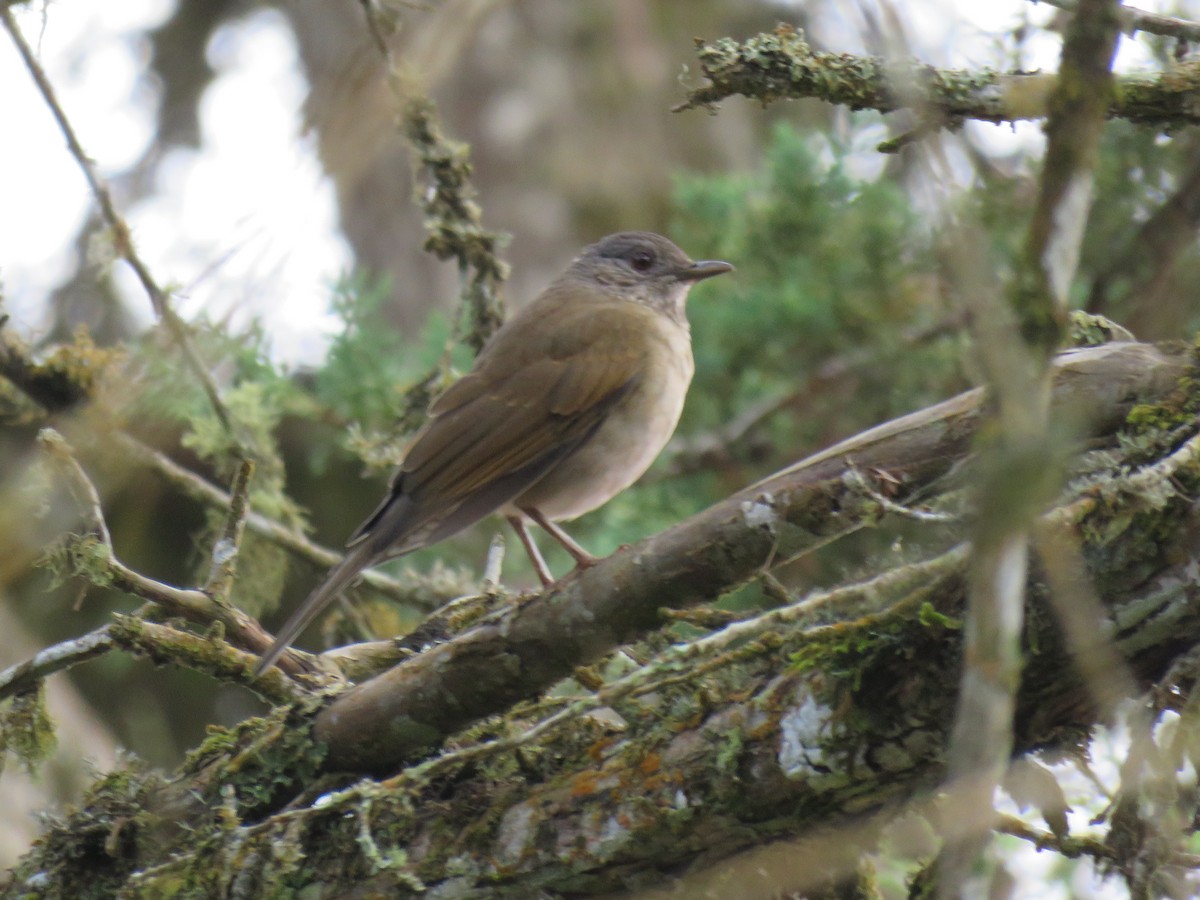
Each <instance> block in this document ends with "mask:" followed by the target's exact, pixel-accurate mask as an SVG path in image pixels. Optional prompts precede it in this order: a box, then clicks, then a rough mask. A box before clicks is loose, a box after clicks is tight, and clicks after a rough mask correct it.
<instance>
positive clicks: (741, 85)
mask: <svg viewBox="0 0 1200 900" xmlns="http://www.w3.org/2000/svg"><path fill="white" fill-rule="evenodd" d="M696 53H697V56H698V57H699V59H700V67H701V71H702V72H703V73H704V76H705V77H706V78H707V79H708V84H706V85H704V86H703V87H700V88H696V89H694V90H692V91H690V92H689V94H688V97H687V99H686V100H685V101H684V102H682V103H680V104H679V105H677V106H676V107H675V111H676V112H681V111H683V110H688V109H697V108H706V107H711V106H712V105H713V104H715V103H718V102H720V101H721V100H725V99H727V98H729V97H732V96H739V95H740V96H743V97H747V98H749V99H751V100H758V101H759V102H761V103H762V104H763V105H766V104H768V103H774V102H776V101H779V100H799V99H805V98H813V99H817V100H823V101H825V102H826V103H833V104H836V105H838V106H846V107H849V108H850V109H856V110H857V109H873V110H876V111H877V112H881V113H889V112H895V111H896V110H899V109H905V108H915V109H916V111H917V112H918V113H919V114H920V115H921V117H922V119H923V120H924V119H928V118H929V117H931V116H933V117H936V118H937V119H939V120H940V121H941V122H942V124H944V125H946V126H954V125H956V124H958V123H960V122H962V121H963V120H965V119H976V120H979V121H983V122H1015V121H1020V120H1025V119H1041V118H1044V117H1045V116H1047V115H1048V114H1049V111H1050V107H1049V102H1050V97H1051V95H1052V94H1053V92H1054V90H1055V88H1056V86H1057V84H1058V76H1057V75H1055V74H1050V73H1042V72H1036V73H1025V72H1008V73H1005V72H995V71H991V70H989V69H980V70H978V71H970V70H966V69H942V68H938V67H936V66H931V65H928V64H926V63H922V62H918V61H916V60H911V59H909V60H889V59H884V58H883V57H879V56H855V55H853V54H849V53H828V52H825V51H821V50H814V49H813V48H812V47H811V46H810V45H809V44H808V42H807V41H806V40H805V38H804V33H803V32H802V31H800V30H798V29H795V28H793V27H791V26H788V25H781V26H779V27H778V28H777V29H776V30H775V31H774V32H772V33H770V34H758V35H755V36H754V37H752V38H749V39H748V40H745V41H740V42H739V41H735V40H733V39H731V38H721V39H719V40H716V41H712V42H708V41H703V40H698V41H697V42H696ZM1198 95H1200V64H1197V63H1194V62H1193V63H1186V64H1183V65H1180V66H1176V67H1175V68H1173V69H1171V71H1169V72H1162V73H1157V74H1151V75H1141V74H1139V75H1123V76H1119V77H1117V78H1116V79H1115V81H1114V89H1113V93H1112V96H1111V98H1110V99H1109V101H1108V106H1107V110H1106V115H1107V116H1108V117H1109V118H1119V119H1127V120H1129V121H1132V122H1139V123H1143V124H1148V125H1156V126H1159V127H1161V128H1173V127H1178V126H1181V125H1195V124H1197V123H1200V104H1198V103H1197V102H1196V98H1197V96H1198ZM918 99H919V104H920V105H919V108H918V107H913V106H912V104H913V103H914V102H916V101H917V100H918Z"/></svg>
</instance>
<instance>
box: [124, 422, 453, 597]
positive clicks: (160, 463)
mask: <svg viewBox="0 0 1200 900" xmlns="http://www.w3.org/2000/svg"><path fill="white" fill-rule="evenodd" d="M113 439H114V440H115V441H116V442H117V443H118V444H120V445H121V447H122V449H123V450H125V451H126V452H128V453H129V454H130V455H131V456H132V457H133V458H134V459H136V460H137V461H139V462H140V463H142V464H143V465H145V466H148V467H149V468H151V469H153V470H154V471H155V472H157V473H158V474H159V475H161V476H162V477H163V478H165V479H167V481H169V482H170V483H171V484H173V485H174V486H175V487H177V488H179V489H180V490H181V491H183V492H184V493H185V494H187V495H188V496H189V497H192V498H193V499H195V500H198V501H200V502H201V503H205V504H208V505H210V506H214V507H216V508H218V509H224V510H228V509H230V508H231V506H232V504H233V498H232V497H231V496H230V495H229V494H228V493H226V492H225V491H223V490H222V489H221V488H219V487H217V486H216V485H214V484H211V483H209V482H208V481H205V480H204V479H203V478H201V477H200V476H199V475H197V474H196V473H195V472H192V471H191V470H189V469H186V468H184V467H183V466H181V465H179V463H177V462H175V461H174V460H173V459H171V458H170V457H169V456H167V455H166V454H165V453H162V452H161V451H159V450H156V449H154V448H153V447H149V446H147V445H146V444H144V443H142V442H141V441H139V440H137V439H136V438H133V437H130V436H129V435H127V434H124V433H123V432H115V433H114V434H113ZM246 527H247V528H248V529H249V530H250V531H252V532H254V533H255V534H257V535H258V536H259V537H263V538H266V539H267V540H269V541H271V543H273V544H275V545H277V546H279V547H282V548H283V549H285V550H287V551H288V552H290V553H292V554H294V555H295V556H298V557H300V558H301V559H304V560H306V561H308V562H310V563H312V564H313V565H315V566H317V567H320V568H328V567H329V566H332V565H335V564H336V563H337V562H339V561H340V560H341V558H342V554H341V553H339V552H338V551H336V550H331V549H330V548H328V547H323V546H321V545H320V544H318V543H316V542H314V541H312V540H309V538H307V537H306V536H305V535H304V534H303V533H302V532H300V531H298V530H296V529H294V528H288V527H287V526H286V525H284V524H282V523H280V522H277V521H276V520H275V519H271V518H269V517H267V516H264V515H262V514H261V513H258V512H255V511H253V510H248V511H247V513H246ZM362 579H363V581H364V582H366V583H367V584H369V585H370V586H371V587H372V588H373V589H375V590H377V591H379V592H380V593H381V594H384V595H385V596H388V597H391V598H393V599H394V600H397V601H400V602H402V603H406V604H411V605H413V606H417V607H420V608H424V609H432V608H434V607H436V606H439V605H440V604H442V603H444V602H446V601H447V600H449V599H450V598H452V597H456V596H459V595H461V594H462V593H464V592H465V590H467V589H468V588H469V586H467V585H463V584H459V583H456V581H452V580H450V579H447V578H445V577H443V578H437V577H433V576H426V577H423V576H418V575H415V574H413V573H406V575H405V577H404V578H392V577H389V576H387V575H384V574H383V573H382V572H379V571H377V570H372V571H367V572H364V573H363V575H362Z"/></svg>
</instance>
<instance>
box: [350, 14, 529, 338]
mask: <svg viewBox="0 0 1200 900" xmlns="http://www.w3.org/2000/svg"><path fill="white" fill-rule="evenodd" d="M361 2H362V7H363V12H364V15H365V16H366V19H367V25H368V28H369V30H370V33H371V36H372V39H373V40H374V41H375V45H376V47H377V48H378V49H379V51H380V53H381V54H382V55H383V57H384V59H385V60H386V62H387V66H388V85H389V87H390V88H391V91H392V94H393V95H394V96H395V98H396V102H397V108H398V113H399V125H400V130H401V132H402V133H403V135H404V137H405V138H406V139H407V140H408V142H409V144H410V145H411V147H412V149H413V154H414V157H415V161H416V163H417V165H416V167H415V168H416V169H417V170H418V177H417V179H416V181H417V187H416V193H415V197H416V200H417V203H418V204H419V205H420V207H421V209H422V210H423V211H424V213H425V230H426V232H427V233H428V235H429V237H428V239H427V240H426V241H425V249H426V250H427V251H429V252H430V253H432V254H434V255H435V256H436V257H437V258H438V259H442V260H445V259H454V260H457V261H458V266H459V271H460V272H461V273H462V275H463V278H464V282H465V283H464V286H463V297H462V299H463V304H464V306H465V309H466V313H467V316H466V318H467V331H466V333H465V334H464V335H463V340H464V341H465V342H466V343H467V344H468V345H469V346H470V347H472V348H473V349H474V350H475V351H476V352H478V351H479V350H480V349H482V347H483V345H484V344H485V343H486V342H487V339H488V338H489V337H491V336H492V333H493V332H494V331H495V330H496V329H497V328H499V327H500V325H501V323H503V321H504V303H503V299H502V297H501V294H500V286H501V285H502V284H503V282H504V280H505V279H506V278H507V277H508V266H507V265H506V264H505V263H504V262H503V261H502V260H501V259H500V256H499V253H498V251H499V248H500V245H501V244H502V243H503V240H504V235H503V234H501V233H500V232H495V231H490V230H488V229H486V228H484V227H483V212H482V210H480V208H479V205H478V204H477V203H476V202H475V200H474V196H475V190H474V188H473V187H472V185H471V158H470V148H469V147H468V146H467V145H466V144H463V143H461V142H460V141H454V140H451V139H450V138H448V137H447V136H446V135H445V134H444V133H443V131H442V127H441V124H440V122H439V121H438V116H437V107H436V106H435V105H434V103H433V101H432V100H431V99H430V98H429V97H428V96H427V95H426V94H425V92H424V90H423V88H422V87H421V85H420V84H419V81H418V78H417V76H416V75H415V74H414V73H411V72H406V71H404V70H403V68H402V67H401V66H400V65H399V64H398V63H397V61H396V60H395V59H394V58H393V57H392V54H391V50H390V47H389V43H388V38H389V37H390V36H392V35H393V34H394V33H395V32H396V31H397V30H398V28H399V23H398V19H397V17H396V16H395V15H394V13H393V12H391V11H390V10H388V9H387V8H386V7H385V6H383V5H381V4H378V3H375V2H373V0H361Z"/></svg>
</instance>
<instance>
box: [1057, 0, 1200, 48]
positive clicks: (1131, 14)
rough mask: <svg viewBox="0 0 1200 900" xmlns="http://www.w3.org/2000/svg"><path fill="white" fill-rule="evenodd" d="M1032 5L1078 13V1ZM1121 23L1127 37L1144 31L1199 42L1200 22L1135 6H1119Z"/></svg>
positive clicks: (1118, 15) (1118, 13) (1062, 0)
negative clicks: (1043, 5) (1044, 5)
mask: <svg viewBox="0 0 1200 900" xmlns="http://www.w3.org/2000/svg"><path fill="white" fill-rule="evenodd" d="M1033 2H1034V3H1045V4H1046V5H1047V6H1053V7H1056V8H1057V9H1062V10H1065V11H1067V12H1071V13H1073V12H1078V11H1079V0H1033ZM1117 17H1118V18H1119V19H1120V21H1121V30H1122V31H1123V32H1125V33H1126V34H1128V35H1134V34H1137V32H1139V31H1145V32H1146V33H1148V34H1159V35H1162V36H1163V37H1173V38H1179V39H1180V40H1183V41H1193V42H1195V41H1200V22H1191V21H1189V20H1187V19H1177V18H1175V17H1174V16H1162V15H1159V14H1158V13H1152V12H1147V11H1146V10H1144V9H1138V8H1137V7H1135V6H1124V5H1123V6H1121V8H1120V9H1119V10H1118V11H1117Z"/></svg>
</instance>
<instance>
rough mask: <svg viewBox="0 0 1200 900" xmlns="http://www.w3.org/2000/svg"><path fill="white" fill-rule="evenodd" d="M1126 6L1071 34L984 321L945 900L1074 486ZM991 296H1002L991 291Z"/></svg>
mask: <svg viewBox="0 0 1200 900" xmlns="http://www.w3.org/2000/svg"><path fill="white" fill-rule="evenodd" d="M1116 8H1117V2H1116V0H1084V2H1083V3H1081V5H1080V13H1079V15H1077V16H1076V17H1075V18H1074V19H1073V20H1072V21H1071V24H1070V26H1069V27H1068V29H1067V35H1066V39H1065V41H1064V44H1063V52H1062V63H1061V65H1060V71H1059V75H1058V81H1057V85H1056V88H1055V91H1054V93H1053V94H1052V95H1051V97H1050V104H1049V108H1050V118H1049V121H1048V123H1047V127H1046V131H1047V135H1048V141H1049V142H1048V146H1047V150H1046V159H1045V162H1044V164H1043V168H1042V177H1041V182H1040V190H1039V195H1038V203H1037V207H1036V210H1035V213H1034V217H1033V219H1032V221H1031V223H1030V229H1029V234H1028V239H1027V243H1026V253H1025V259H1024V265H1023V266H1022V267H1021V268H1020V269H1019V270H1018V272H1017V279H1016V281H1015V283H1014V284H1013V286H1012V288H1011V289H1010V295H1011V300H1012V309H1011V312H1010V310H1009V309H1007V308H1005V307H1004V306H1003V305H1002V304H1001V302H1000V299H999V298H998V297H993V299H992V302H991V303H988V304H986V307H985V308H983V309H982V310H981V312H982V313H983V315H981V316H980V317H979V321H977V322H976V323H975V327H976V328H982V327H985V325H986V324H992V325H996V326H998V327H997V328H996V330H993V331H992V332H991V333H988V334H986V335H981V337H982V340H977V341H976V345H977V347H978V348H979V353H978V357H979V360H980V362H981V364H982V366H983V369H984V372H985V374H986V377H987V382H988V388H989V391H990V393H991V396H992V399H993V402H994V404H995V409H996V414H995V420H996V424H997V425H998V434H997V436H996V440H995V442H994V444H993V446H991V447H990V448H988V449H987V450H986V451H985V454H984V457H983V460H982V462H981V467H980V475H981V476H982V477H981V478H980V484H979V492H980V499H979V516H978V521H977V524H976V526H975V528H974V544H975V546H974V552H973V555H972V564H971V567H970V575H969V587H968V614H967V620H966V628H965V630H964V647H963V656H964V659H965V660H966V664H965V665H964V666H963V672H962V678H961V688H960V692H959V698H958V708H957V713H956V716H955V723H954V732H953V735H952V740H951V746H950V753H949V764H948V778H949V785H950V788H949V790H948V791H947V794H946V800H945V807H944V809H943V815H944V818H943V823H944V824H943V829H944V836H945V844H944V846H943V849H942V852H941V855H940V857H939V862H938V885H937V893H938V896H939V898H944V900H950V898H956V897H959V896H961V895H962V893H963V891H964V885H965V884H966V881H967V879H968V877H969V876H970V875H971V872H972V870H973V869H974V868H975V864H976V860H977V859H978V858H979V856H980V855H981V853H982V852H983V850H984V849H985V848H986V845H987V841H988V839H989V835H990V829H991V819H992V816H994V812H993V810H992V798H993V796H994V793H995V789H996V787H997V785H998V784H999V783H1000V780H1001V778H1002V777H1003V775H1004V773H1005V771H1006V769H1007V768H1008V761H1009V756H1010V753H1011V749H1012V745H1013V732H1012V726H1013V712H1014V709H1015V702H1016V691H1017V688H1018V686H1019V683H1020V667H1021V645H1020V640H1021V633H1022V630H1023V628H1024V609H1025V604H1024V600H1025V597H1024V594H1025V584H1026V573H1027V569H1028V538H1029V530H1030V526H1031V525H1032V524H1033V522H1034V517H1035V516H1036V515H1037V514H1038V512H1039V510H1040V508H1041V507H1042V504H1043V503H1045V502H1046V501H1047V500H1048V499H1050V497H1052V496H1053V495H1054V493H1055V492H1057V490H1058V488H1059V482H1060V480H1061V474H1060V469H1061V467H1060V466H1058V465H1055V463H1054V453H1053V447H1052V444H1051V441H1050V429H1049V424H1050V372H1051V367H1050V360H1051V357H1052V355H1053V354H1054V352H1055V351H1056V350H1057V349H1058V347H1059V346H1060V345H1061V343H1062V341H1063V338H1064V336H1065V333H1066V323H1067V318H1068V316H1067V308H1068V307H1067V299H1068V290H1069V288H1070V285H1071V280H1072V278H1073V277H1074V275H1075V268H1076V264H1077V262H1078V259H1079V250H1080V245H1081V243H1082V239H1083V228H1084V223H1085V222H1086V219H1087V212H1088V209H1089V207H1090V204H1091V195H1092V182H1093V177H1094V176H1093V170H1094V168H1095V163H1096V157H1097V152H1098V144H1099V138H1100V132H1101V130H1102V128H1103V126H1104V118H1105V115H1106V111H1107V109H1108V105H1109V92H1110V88H1111V82H1112V75H1111V66H1112V58H1113V54H1114V53H1115V51H1116V44H1117V37H1118V30H1117V17H1116ZM975 280H978V276H977V275H976V276H975ZM979 293H980V294H981V296H982V297H988V296H989V292H987V291H986V290H983V291H980V292H979ZM988 319H990V320H991V322H990V323H988V321H987V320H988ZM989 345H992V346H989Z"/></svg>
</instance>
